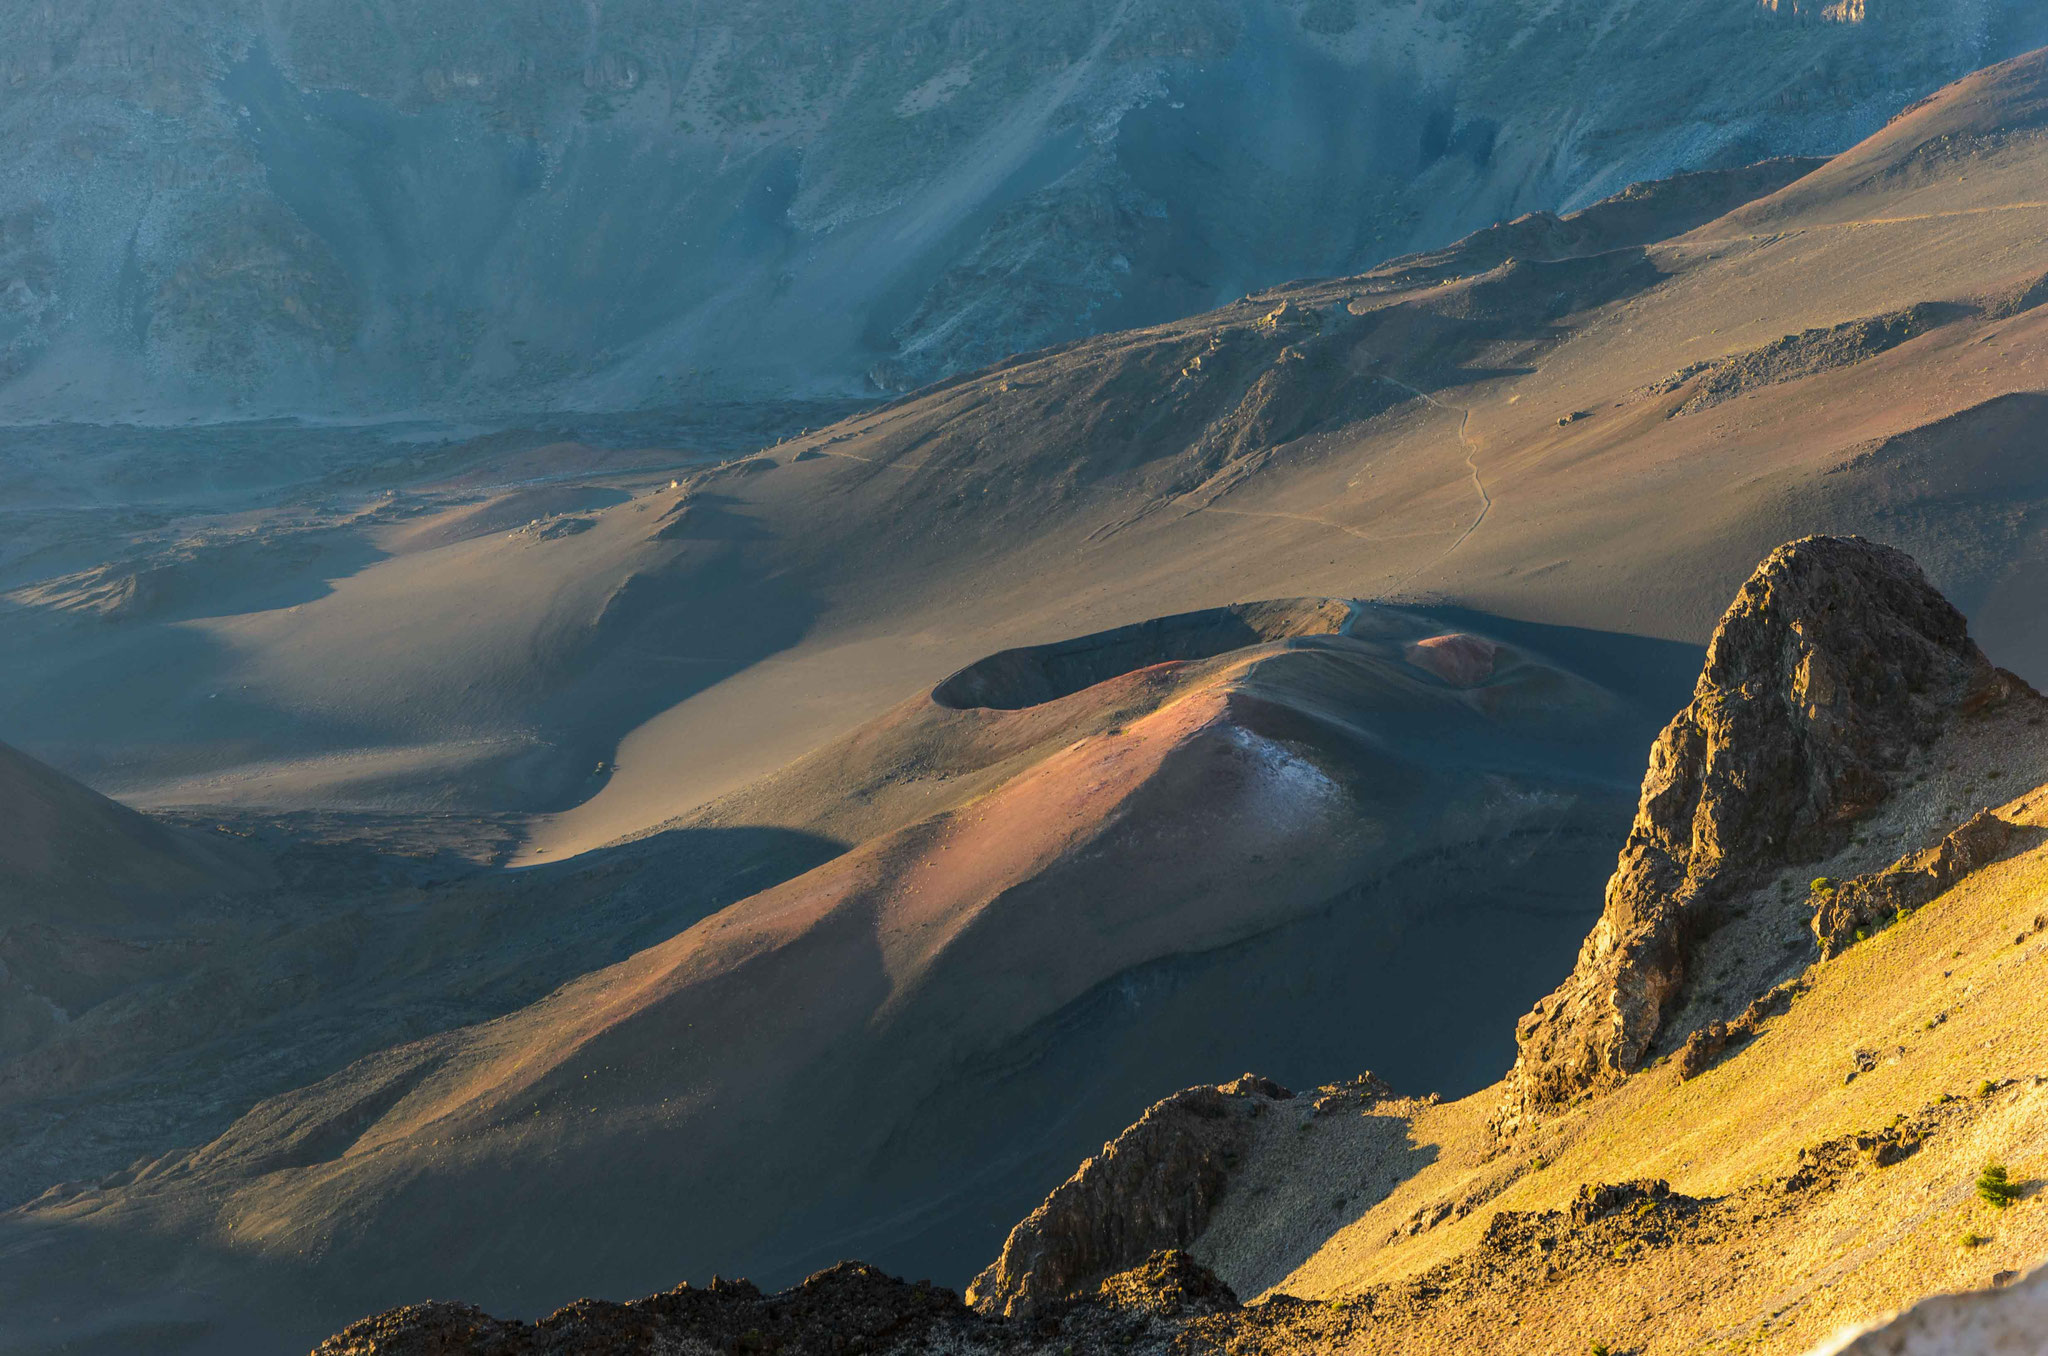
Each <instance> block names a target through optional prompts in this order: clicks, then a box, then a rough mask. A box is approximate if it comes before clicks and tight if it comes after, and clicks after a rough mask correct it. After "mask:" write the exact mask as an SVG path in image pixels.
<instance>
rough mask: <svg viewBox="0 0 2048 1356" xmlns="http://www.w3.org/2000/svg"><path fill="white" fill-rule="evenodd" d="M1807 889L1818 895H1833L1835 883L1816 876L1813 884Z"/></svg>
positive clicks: (1824, 877)
mask: <svg viewBox="0 0 2048 1356" xmlns="http://www.w3.org/2000/svg"><path fill="white" fill-rule="evenodd" d="M1807 888H1808V889H1809V890H1811V891H1813V893H1815V894H1817V895H1831V894H1833V893H1834V892H1835V883H1834V882H1833V881H1831V880H1829V879H1828V878H1827V877H1826V876H1815V877H1814V878H1813V884H1812V885H1810V886H1808V887H1807Z"/></svg>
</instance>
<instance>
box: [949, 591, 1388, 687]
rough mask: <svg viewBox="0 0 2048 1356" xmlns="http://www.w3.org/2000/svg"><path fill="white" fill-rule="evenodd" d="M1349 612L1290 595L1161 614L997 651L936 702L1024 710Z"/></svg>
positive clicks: (1314, 630) (1322, 627)
mask: <svg viewBox="0 0 2048 1356" xmlns="http://www.w3.org/2000/svg"><path fill="white" fill-rule="evenodd" d="M1351 613H1352V607H1351V604H1349V603H1347V602H1344V601H1343V600H1341V599H1337V598H1288V599H1283V600H1281V601H1278V602H1268V603H1236V604H1233V605H1232V606H1230V607H1212V608H1207V609H1204V610H1203V611H1200V612H1183V613H1180V614H1178V615H1176V616H1171V617H1155V618H1153V619H1152V620H1151V621H1144V622H1138V623H1136V624H1135V625H1131V626H1119V627H1117V628H1116V629H1115V630H1113V631H1098V632H1096V633H1095V634H1094V635H1090V636H1080V637H1078V638H1076V639H1074V640H1060V641H1054V642H1053V643H1052V644H1050V645H1029V646H1025V647H1024V648H1022V649H1016V650H1003V651H1001V652H999V653H997V654H992V655H990V656H989V657H988V658H986V659H982V660H977V661H976V662H975V663H972V664H969V665H968V666H967V667H966V668H964V669H962V670H960V671H959V672H958V673H956V674H954V675H953V676H952V677H950V678H948V679H946V681H944V682H943V683H940V684H939V685H938V686H937V687H935V688H933V689H932V700H933V701H934V702H936V703H937V704H939V705H940V706H943V707H947V708H948V709H950V710H954V711H975V710H989V711H1021V710H1023V709H1024V708H1025V707H1028V706H1039V705H1042V704H1043V703H1045V702H1050V701H1058V700H1059V699H1060V698H1061V697H1068V696H1072V695H1073V694H1074V693H1076V692H1079V691H1081V690H1082V689H1084V688H1090V687H1093V686H1095V685H1096V684H1097V683H1105V682H1108V681H1109V680H1110V679H1112V678H1119V677H1122V676H1123V675H1124V674H1126V673H1135V672H1137V671H1138V670H1139V669H1144V668H1150V667H1151V666H1152V665H1154V664H1165V663H1170V662H1173V661H1176V660H1179V661H1186V660H1193V659H1213V658H1215V657H1216V656H1217V655H1223V654H1229V653H1230V652H1231V651H1232V650H1242V649H1244V648H1245V647H1246V646H1248V645H1260V644H1264V643H1266V642H1268V641H1275V640H1287V639H1290V638H1292V637H1295V636H1334V635H1338V634H1340V633H1341V632H1342V631H1343V630H1344V626H1345V624H1346V623H1347V622H1348V621H1349V620H1350V619H1351Z"/></svg>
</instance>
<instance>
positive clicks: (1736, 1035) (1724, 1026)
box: [1676, 976, 1807, 1081]
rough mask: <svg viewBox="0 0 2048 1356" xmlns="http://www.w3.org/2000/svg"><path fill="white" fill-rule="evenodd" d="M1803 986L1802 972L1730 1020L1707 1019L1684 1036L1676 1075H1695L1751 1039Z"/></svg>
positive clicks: (1781, 1010) (1701, 1072)
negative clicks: (1703, 1023) (1715, 1020)
mask: <svg viewBox="0 0 2048 1356" xmlns="http://www.w3.org/2000/svg"><path fill="white" fill-rule="evenodd" d="M1806 988H1807V983H1806V979H1805V977H1804V976H1802V977H1800V978H1798V979H1788V980H1786V981H1785V982H1784V983H1783V984H1780V985H1778V986H1777V987H1775V988H1773V989H1772V990H1771V991H1770V992H1769V993H1767V994H1765V995H1764V996H1763V997H1761V998H1759V999H1757V1000H1756V1001H1755V1002H1753V1003H1751V1004H1750V1005H1749V1006H1748V1007H1746V1008H1744V1009H1743V1010H1742V1011H1741V1013H1739V1014H1738V1015H1737V1016H1736V1017H1735V1018H1734V1019H1733V1020H1731V1021H1726V1022H1709V1023H1707V1024H1706V1025H1705V1026H1703V1027H1701V1028H1700V1029H1699V1030H1697V1031H1695V1032H1693V1033H1692V1034H1691V1035H1689V1036H1687V1037H1686V1038H1685V1044H1684V1045H1682V1046H1680V1047H1679V1050H1678V1058H1677V1060H1676V1063H1677V1065H1678V1077H1679V1079H1680V1080H1681V1081H1684V1080H1689V1079H1694V1078H1698V1077H1699V1076H1700V1075H1701V1074H1703V1073H1705V1072H1706V1071H1707V1070H1709V1069H1711V1068H1713V1067H1714V1065H1715V1064H1717V1063H1718V1062H1719V1061H1720V1059H1721V1056H1723V1055H1724V1054H1726V1053H1728V1052H1729V1051H1730V1050H1733V1049H1736V1048H1738V1047H1740V1046H1743V1045H1746V1044H1748V1043H1749V1042H1750V1041H1751V1040H1753V1039H1755V1037H1756V1036H1757V1034H1758V1033H1759V1032H1761V1031H1762V1030H1763V1028H1764V1023H1765V1022H1767V1021H1769V1020H1770V1019H1771V1018H1773V1017H1779V1016H1783V1015H1784V1014H1785V1013H1786V1012H1787V1011H1788V1010H1789V1009H1790V1008H1791V1006H1792V1000H1793V999H1795V998H1797V997H1798V996H1799V995H1800V994H1802V993H1804V992H1806Z"/></svg>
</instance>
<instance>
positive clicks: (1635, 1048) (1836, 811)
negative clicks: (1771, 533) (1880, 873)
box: [1500, 537, 2027, 1131]
mask: <svg viewBox="0 0 2048 1356" xmlns="http://www.w3.org/2000/svg"><path fill="white" fill-rule="evenodd" d="M2026 690H2027V689H2026V688H2025V685H2024V684H2022V683H2020V681H2019V680H2018V679H2016V678H2013V677H2012V676H2011V675H2009V674H2006V673H2004V672H2002V671H2001V670H1999V669H1996V668H1994V667H1992V665H1991V663H1990V661H1989V660H1987V659H1986V658H1985V657H1984V655H1983V652H1982V651H1980V650H1979V649H1978V648H1977V646H1976V645H1975V643H1973V642H1972V641H1971V639H1970V636H1969V631H1968V627H1967V625H1966V623H1965V622H1964V619H1963V616H1962V614H1961V613H1960V612H1958V611H1957V610H1956V609H1955V608H1954V607H1953V606H1952V605H1950V603H1949V602H1948V600H1947V599H1945V598H1943V597H1942V596H1941V594H1940V593H1938V592H1936V591H1935V589H1934V588H1933V586H1931V585H1930V584H1929V583H1928V582H1927V580H1926V577H1925V576H1924V575H1922V574H1921V572H1920V569H1919V567H1918V566H1917V565H1916V564H1914V562H1913V561H1912V559H1911V558H1910V557H1908V556H1906V555H1905V554H1904V553H1902V552H1899V551H1896V550H1893V549H1891V548H1890V547H1886V546H1880V545H1877V544H1875V543H1873V542H1869V541H1865V540H1864V539H1862V538H1860V537H1808V538H1805V539H1803V540H1800V541H1795V542H1792V543H1790V544H1788V545H1785V546H1782V547H1780V548H1779V549H1778V550H1776V551H1774V552H1772V554H1771V556H1770V558H1769V559H1767V560H1766V561H1764V563H1763V564H1762V565H1760V566H1759V567H1758V568H1757V570H1756V572H1755V573H1754V574H1752V575H1751V576H1750V578H1749V580H1748V582H1747V583H1745V584H1744V585H1743V587H1742V590H1741V592H1740V593H1739V594H1738V595H1737V596H1736V599H1735V602H1734V603H1733V605H1732V606H1730V607H1729V609H1728V611H1727V613H1726V614H1725V615H1724V616H1723V617H1722V619H1721V622H1720V624H1719V625H1718V626H1717V627H1716V628H1715V631H1714V635H1713V639H1712V640H1711V642H1710V643H1709V645H1708V648H1707V661H1706V666H1705V668H1704V670H1703V671H1702V673H1701V675H1700V679H1699V683H1698V685H1697V686H1696V687H1695V689H1694V693H1693V700H1692V703H1691V704H1690V705H1689V706H1687V707H1686V708H1685V710H1684V711H1682V712H1680V713H1679V714H1678V716H1677V717H1675V718H1674V719H1673V720H1672V722H1671V723H1670V725H1668V726H1667V727H1665V730H1664V732H1663V734H1662V735H1661V736H1659V738H1658V740H1657V743H1656V745H1655V746H1654V747H1653V748H1652V749H1651V751H1650V766H1649V771H1648V773H1647V774H1646V775H1645V777H1644V779H1643V790H1642V800H1641V803H1640V807H1639V808H1638V810H1637V812H1636V819H1635V824H1634V827H1633V828H1632V829H1631V830H1630V833H1629V837H1628V841H1627V844H1626V845H1625V846H1624V847H1623V849H1622V852H1621V857H1620V861H1619V863H1618V864H1617V866H1616V869H1615V872H1614V875H1613V877H1612V878H1611V879H1610V880H1609V881H1608V885H1607V892H1606V905H1605V910H1604V912H1603V914H1602V916H1601V918H1600V921H1599V923H1598V924H1597V925H1596V926H1595V928H1594V929H1593V932H1592V933H1591V935H1589V936H1588V937H1587V939H1586V942H1585V945H1584V946H1583V947H1582V948H1581V950H1580V952H1579V958H1578V963H1577V965H1576V967H1575V968H1574V969H1573V971H1572V974H1571V976H1570V978H1569V979H1567V980H1566V982H1565V983H1564V985H1563V986H1562V987H1560V988H1559V989H1557V990H1556V991H1555V992H1553V993H1552V994H1550V995H1549V996H1548V997H1546V998H1544V999H1543V1000H1542V1001H1540V1002H1539V1003H1538V1004H1537V1005H1536V1007H1535V1009H1534V1010H1533V1011H1532V1012H1530V1013H1529V1014H1528V1015H1527V1016H1526V1017H1524V1018H1523V1019H1522V1020H1521V1022H1520V1023H1519V1024H1518V1025H1517V1029H1516V1033H1515V1034H1516V1041H1517V1044H1518V1045H1519V1047H1520V1050H1519V1055H1518V1057H1517V1059H1516V1062H1515V1066H1514V1069H1513V1071H1512V1073H1511V1074H1510V1075H1509V1078H1508V1082H1507V1091H1506V1095H1505V1098H1504V1101H1503V1107H1502V1112H1501V1116H1500V1126H1501V1128H1502V1129H1503V1130H1505V1131H1512V1130H1513V1129H1514V1128H1515V1127H1516V1126H1517V1125H1518V1124H1520V1123H1521V1122H1522V1121H1523V1120H1524V1119H1525V1118H1526V1117H1528V1116H1529V1115H1531V1114H1532V1113H1537V1112H1540V1111H1542V1110H1545V1109H1547V1108H1551V1107H1555V1106H1559V1105H1562V1104H1564V1103H1567V1102H1569V1101H1571V1100H1572V1099H1574V1098H1575V1097H1578V1096H1579V1095H1581V1094H1582V1093H1585V1092H1587V1091H1591V1090H1597V1089H1601V1088H1604V1087H1607V1086H1611V1085H1612V1084H1614V1083H1616V1082H1618V1081H1619V1080H1620V1079H1622V1078H1623V1077H1625V1076H1627V1075H1628V1074H1629V1073H1631V1072H1633V1071H1634V1070H1636V1069H1638V1068H1640V1067H1641V1066H1642V1065H1643V1063H1644V1062H1645V1060H1646V1057H1647V1056H1648V1055H1649V1054H1650V1053H1651V1049H1652V1044H1653V1042H1655V1041H1656V1040H1657V1038H1658V1036H1659V1034H1660V1031H1661V1029H1662V1027H1663V1023H1664V1020H1665V1017H1666V1015H1667V1014H1668V1013H1669V1012H1670V1011H1672V1010H1674V1008H1675V1005H1676V1003H1677V1001H1678V999H1679V997H1680V996H1681V990H1682V989H1683V988H1684V986H1685V984H1686V981H1687V977H1688V972H1689V962H1690V961H1691V960H1693V959H1694V953H1695V951H1696V949H1697V947H1698V946H1699V944H1700V943H1701V942H1702V941H1703V939H1704V938H1705V937H1707V936H1708V935H1709V934H1711V933H1712V932H1713V931H1714V929H1715V928H1716V927H1717V926H1718V925H1719V924H1720V923H1721V922H1722V921H1724V920H1723V917H1722V914H1721V909H1722V906H1723V905H1725V904H1726V903H1727V902H1728V901H1729V900H1730V898H1731V897H1732V896H1733V895H1735V894H1736V893H1737V892H1738V891H1739V890H1742V889H1744V888H1745V887H1748V886H1752V885H1754V884H1756V883H1757V882H1758V881H1760V880H1761V879H1762V878H1763V877H1764V876H1765V875H1767V874H1768V873H1770V872H1771V871H1773V870H1775V869H1777V868H1779V867H1782V866H1784V865H1785V864H1787V863H1791V862H1797V861H1802V860H1807V859H1809V858H1815V857H1819V856H1822V855H1824V854H1826V853H1827V852H1829V851H1832V850H1833V849H1835V848H1837V847H1839V846H1840V845H1841V844H1842V843H1843V842H1844V841H1845V840H1846V838H1847V836H1848V832H1849V826H1850V825H1851V823H1852V822H1853V821H1855V820H1857V819H1859V818H1861V817H1862V816H1864V815H1866V814H1868V813H1869V812H1870V811H1871V810H1873V809H1875V808H1876V807H1877V806H1878V805H1879V804H1881V803H1882V802H1883V801H1884V800H1885V799H1886V797H1887V796H1888V795H1889V794H1890V793H1891V790H1892V788H1893V786H1894V784H1895V779H1896V778H1897V777H1898V775H1899V773H1900V771H1901V769H1903V768H1904V767H1905V766H1906V765H1907V763H1908V762H1909V761H1910V760H1911V758H1912V756H1913V754H1914V753H1915V752H1916V751H1917V750H1919V749H1921V748H1923V747H1925V746H1926V745H1927V744H1929V743H1930V742H1932V741H1933V740H1934V739H1935V738H1936V737H1937V736H1938V735H1939V734H1940V733H1941V731H1942V730H1943V729H1944V728H1945V727H1946V726H1947V725H1948V724H1949V723H1950V722H1951V721H1953V720H1954V719H1955V718H1957V717H1958V716H1959V715H1962V714H1965V713H1970V712H1973V711H1976V710H1980V709H1982V708H1985V707H1988V706H1991V705H1994V704H1996V703H1998V702H2000V701H2002V700H2004V699H2005V698H2007V697H2009V696H2011V695H2012V694H2014V693H2016V692H2022V691H2026ZM1782 907H1784V908H1789V909H1798V910H1801V911H1804V910H1805V909H1806V908H1807V907H1808V905H1807V902H1806V901H1805V900H1803V899H1795V900H1789V901H1786V902H1785V903H1784V904H1783V905H1782Z"/></svg>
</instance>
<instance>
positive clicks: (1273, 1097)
mask: <svg viewBox="0 0 2048 1356" xmlns="http://www.w3.org/2000/svg"><path fill="white" fill-rule="evenodd" d="M1293 1096H1294V1094H1293V1093H1291V1092H1289V1091H1288V1090H1287V1089H1285V1088H1283V1087H1281V1086H1280V1085H1279V1084H1277V1083H1274V1082H1272V1081H1271V1080H1270V1079H1264V1078H1258V1077H1255V1076H1253V1075H1251V1074H1246V1075H1244V1076H1243V1077H1241V1078H1239V1079H1237V1080H1236V1081H1235V1082H1231V1083H1225V1084H1223V1085H1222V1086H1220V1087H1202V1088H1189V1089H1188V1090H1186V1091H1185V1092H1178V1093H1175V1094H1174V1095H1173V1096H1171V1097H1169V1098H1167V1099H1166V1100H1165V1101H1163V1102H1160V1103H1158V1104H1157V1105H1155V1106H1153V1107H1152V1109H1151V1110H1149V1111H1147V1112H1146V1113H1145V1115H1144V1117H1143V1118H1142V1119H1140V1120H1139V1121H1138V1123H1137V1124H1136V1125H1133V1126H1132V1127H1131V1128H1130V1129H1128V1130H1126V1131H1124V1132H1123V1133H1122V1134H1121V1135H1118V1136H1117V1137H1116V1139H1115V1140H1113V1141H1112V1142H1110V1143H1109V1144H1106V1145H1104V1146H1103V1149H1102V1152H1101V1153H1100V1154H1098V1155H1096V1156H1095V1157H1093V1158H1091V1159H1089V1160H1088V1161H1087V1162H1085V1163H1083V1164H1082V1165H1081V1166H1080V1168H1079V1169H1078V1170H1076V1171H1075V1173H1074V1175H1073V1176H1072V1177H1070V1178H1068V1179H1067V1180H1066V1181H1065V1182H1064V1183H1062V1184H1061V1185H1060V1186H1059V1187H1058V1188H1056V1189H1055V1190H1054V1191H1053V1193H1052V1195H1050V1196H1048V1197H1046V1199H1045V1203H1044V1204H1043V1205H1041V1206H1039V1207H1038V1208H1037V1209H1036V1210H1034V1211H1032V1212H1031V1214H1030V1216H1029V1217H1028V1218H1026V1219H1025V1220H1024V1221H1023V1222H1022V1223H1020V1224H1019V1225H1018V1226H1017V1227H1016V1228H1015V1229H1013V1230H1011V1231H1010V1236H1009V1238H1008V1239H1007V1240H1006V1241H1005V1242H1004V1243H1003V1251H1002V1255H1001V1256H1000V1257H998V1258H997V1259H996V1260H995V1262H994V1263H993V1264H992V1265H991V1266H990V1267H989V1268H988V1269H987V1270H986V1271H984V1272H982V1273H981V1274H980V1275H979V1276H977V1277H975V1278H974V1282H973V1284H971V1285H970V1286H968V1288H967V1302H968V1303H969V1304H971V1305H973V1306H974V1307H975V1308H977V1309H979V1310H981V1311H982V1312H983V1313H985V1314H1004V1315H1018V1314H1028V1313H1031V1312H1034V1311H1036V1310H1039V1309H1042V1308H1043V1307H1045V1306H1046V1305H1048V1304H1051V1303H1053V1302H1055V1301H1058V1300H1060V1299H1063V1298H1065V1297H1067V1296H1070V1295H1074V1294H1077V1293H1080V1292H1082V1291H1085V1290H1087V1289H1090V1288H1092V1287H1093V1286H1095V1285H1097V1284H1098V1283H1100V1282H1101V1281H1102V1280H1103V1279H1104V1278H1105V1277H1108V1276H1110V1275H1112V1274H1114V1273H1117V1272H1120V1271H1123V1270H1126V1269H1127V1268H1130V1267H1132V1266H1134V1265H1136V1264H1137V1263H1139V1262H1141V1261H1143V1260H1144V1259H1145V1258H1147V1257H1149V1256H1151V1255H1152V1254H1154V1253H1156V1252H1159V1251H1162V1250H1166V1249H1175V1248H1184V1247H1186V1246H1187V1245H1188V1244H1190V1243H1192V1242H1194V1240H1195V1238H1196V1236H1197V1235H1199V1234H1200V1233H1201V1232H1202V1229H1203V1228H1204V1227H1205V1226H1206V1225H1207V1224H1208V1222H1209V1217H1210V1215H1211V1213H1213V1212H1214V1210H1215V1208H1216V1204H1217V1202H1218V1201H1220V1200H1221V1199H1222V1197H1223V1193H1224V1190H1225V1188H1226V1187H1227V1186H1228V1184H1229V1181H1230V1174H1231V1172H1232V1170H1233V1169H1235V1168H1236V1167H1237V1165H1238V1163H1239V1162H1240V1161H1241V1160H1242V1159H1243V1158H1244V1157H1245V1155H1246V1154H1247V1152H1248V1151H1249V1150H1250V1148H1251V1143H1252V1134H1253V1130H1254V1126H1255V1123H1256V1121H1257V1120H1258V1118H1259V1117H1261V1116H1263V1115H1265V1114H1266V1113H1267V1112H1268V1111H1269V1110H1270V1108H1271V1107H1272V1105H1273V1103H1275V1102H1279V1101H1289V1100H1292V1098H1293Z"/></svg>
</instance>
